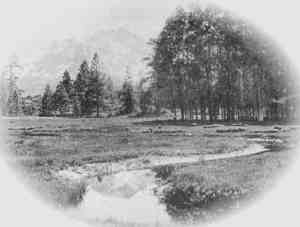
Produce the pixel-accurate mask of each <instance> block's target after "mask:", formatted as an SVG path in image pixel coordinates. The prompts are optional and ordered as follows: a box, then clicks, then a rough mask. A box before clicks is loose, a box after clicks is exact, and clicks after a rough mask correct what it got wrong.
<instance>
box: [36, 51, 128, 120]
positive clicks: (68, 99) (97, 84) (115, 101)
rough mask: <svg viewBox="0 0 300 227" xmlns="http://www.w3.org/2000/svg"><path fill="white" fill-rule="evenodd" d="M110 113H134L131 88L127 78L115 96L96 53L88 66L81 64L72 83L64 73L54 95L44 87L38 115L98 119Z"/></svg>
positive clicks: (84, 63)
mask: <svg viewBox="0 0 300 227" xmlns="http://www.w3.org/2000/svg"><path fill="white" fill-rule="evenodd" d="M113 109H117V110H116V112H118V113H120V114H128V113H131V112H132V111H133V109H134V102H133V86H132V83H131V81H130V78H129V77H128V79H127V80H125V82H124V84H123V87H122V89H121V90H120V91H119V92H118V93H116V92H114V90H113V83H112V80H111V78H110V77H108V76H107V75H106V74H105V73H104V72H103V71H102V70H101V69H100V61H99V56H98V54H97V53H95V54H94V56H93V58H92V60H91V62H90V64H88V62H87V61H83V62H82V64H81V65H80V67H79V72H78V74H77V76H76V79H75V80H74V81H73V80H72V79H71V76H70V74H69V72H68V71H65V72H64V74H63V77H62V80H61V81H60V82H59V83H58V85H57V86H56V89H55V91H54V92H52V91H51V88H50V86H49V85H47V86H46V88H45V91H44V94H43V97H42V100H41V108H40V115H41V116H51V115H60V116H63V115H72V116H75V117H83V116H96V117H99V116H100V113H101V112H104V111H106V110H108V111H110V112H111V111H113ZM116 114H117V113H116Z"/></svg>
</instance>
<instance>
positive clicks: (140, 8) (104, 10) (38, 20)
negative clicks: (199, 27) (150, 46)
mask: <svg viewBox="0 0 300 227" xmlns="http://www.w3.org/2000/svg"><path fill="white" fill-rule="evenodd" d="M185 2H188V1H184V0H162V1H157V0H152V1H148V0H128V1H124V0H123V1H121V0H109V1H107V0H106V1H105V0H49V1H44V0H24V1H20V0H10V1H5V3H4V4H2V5H1V7H0V27H1V29H2V31H1V39H2V40H3V41H4V42H1V53H0V61H5V59H6V58H7V56H8V55H10V54H11V53H12V52H17V53H18V52H19V51H21V52H24V51H26V52H30V51H33V50H34V49H35V47H37V46H43V45H45V43H47V42H49V41H52V40H61V39H64V38H69V37H75V38H81V37H84V36H86V35H89V34H91V33H93V32H94V31H95V30H98V29H116V28H119V27H124V28H127V29H128V30H130V31H132V32H134V33H136V34H138V35H141V36H143V37H144V38H145V39H148V38H150V37H153V36H155V35H156V34H157V33H158V32H159V30H160V28H161V26H162V25H163V23H164V21H165V18H166V17H167V16H169V15H170V13H171V12H172V11H173V10H174V9H175V8H176V6H177V5H179V4H182V3H183V4H184V3H185ZM28 54H30V53H28ZM0 65H3V62H1V63H0Z"/></svg>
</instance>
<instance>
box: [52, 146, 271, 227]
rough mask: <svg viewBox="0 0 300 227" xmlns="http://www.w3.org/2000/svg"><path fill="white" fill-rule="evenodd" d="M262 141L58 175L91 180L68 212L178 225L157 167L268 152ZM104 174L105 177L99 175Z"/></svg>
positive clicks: (91, 218) (99, 219) (90, 218)
mask: <svg viewBox="0 0 300 227" xmlns="http://www.w3.org/2000/svg"><path fill="white" fill-rule="evenodd" d="M267 151H268V150H267V149H266V148H265V147H264V146H263V145H262V144H260V143H252V144H251V145H250V146H249V147H248V148H246V149H244V150H242V151H234V152H231V153H221V154H206V155H197V156H196V155H193V156H188V157H183V156H175V157H158V156H150V157H149V156H148V157H147V159H145V158H140V159H134V160H124V161H120V162H112V163H95V164H86V165H84V166H78V167H69V168H67V169H64V170H61V171H59V172H58V173H56V174H57V176H58V177H60V178H64V179H68V180H72V181H81V180H83V179H84V180H85V181H86V182H87V190H86V193H85V194H84V196H83V199H82V201H81V203H80V204H79V205H78V206H77V207H74V208H71V209H68V210H67V213H68V214H69V215H70V216H72V217H75V218H77V219H80V220H84V221H87V222H89V223H92V224H99V223H102V224H103V223H124V222H126V223H137V224H147V225H156V224H157V223H159V225H163V226H165V225H166V226H174V225H175V223H174V222H173V221H172V217H171V216H170V215H169V214H168V212H167V208H166V204H164V203H162V202H161V201H160V191H162V190H163V187H164V185H163V184H161V181H160V179H158V177H157V175H156V173H155V172H154V171H153V168H154V167H157V166H166V165H175V164H180V163H182V164H183V163H184V164H193V163H197V162H199V161H209V160H218V159H228V158H234V157H241V156H249V155H255V154H260V153H263V152H267ZM99 176H101V177H99Z"/></svg>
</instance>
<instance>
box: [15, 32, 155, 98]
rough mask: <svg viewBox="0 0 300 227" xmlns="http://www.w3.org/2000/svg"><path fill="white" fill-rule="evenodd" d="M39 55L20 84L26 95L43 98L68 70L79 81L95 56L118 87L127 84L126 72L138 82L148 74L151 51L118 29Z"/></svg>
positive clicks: (71, 41) (55, 46)
mask: <svg viewBox="0 0 300 227" xmlns="http://www.w3.org/2000/svg"><path fill="white" fill-rule="evenodd" d="M39 52H40V53H39V55H38V57H36V58H35V59H33V60H30V62H27V63H26V65H25V67H24V68H25V73H24V76H22V77H21V78H20V79H19V81H18V84H19V87H20V88H21V89H22V90H24V91H25V93H26V94H32V95H33V94H41V93H42V92H43V90H44V88H45V86H46V84H47V83H48V84H50V86H51V87H52V88H53V89H54V88H55V86H56V84H57V82H58V81H59V80H60V79H61V77H62V73H63V72H64V71H65V70H69V72H70V73H71V77H72V78H73V79H75V78H76V75H77V73H78V69H79V66H80V64H81V63H82V61H83V60H87V61H90V60H91V58H92V56H93V54H94V53H95V52H97V53H98V54H99V57H100V61H101V66H102V69H103V71H104V72H106V73H107V74H108V75H109V76H110V77H111V78H112V80H113V82H114V85H115V87H119V86H120V85H121V84H122V82H123V81H124V79H125V76H126V68H128V69H129V72H130V74H131V77H132V80H133V81H138V80H139V79H140V78H142V77H143V76H145V74H146V70H147V69H146V63H145V62H144V61H143V58H144V57H146V56H148V55H149V53H150V48H149V46H148V45H147V44H146V41H145V40H143V39H142V38H141V37H139V36H137V35H135V34H133V33H131V32H129V31H127V30H125V29H117V30H99V31H97V32H95V33H94V34H92V35H90V36H89V37H87V38H85V39H84V40H81V41H79V40H76V39H74V38H72V39H65V40H62V41H53V42H52V43H51V44H50V45H49V46H48V47H47V48H45V49H41V50H40V51H39Z"/></svg>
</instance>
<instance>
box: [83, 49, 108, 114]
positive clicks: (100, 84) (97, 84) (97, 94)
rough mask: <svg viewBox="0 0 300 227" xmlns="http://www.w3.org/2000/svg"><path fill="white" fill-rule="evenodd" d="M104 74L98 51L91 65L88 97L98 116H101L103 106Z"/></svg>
mask: <svg viewBox="0 0 300 227" xmlns="http://www.w3.org/2000/svg"><path fill="white" fill-rule="evenodd" d="M104 79H105V78H104V74H102V73H101V71H100V62H99V56H98V54H97V53H95V54H94V56H93V58H92V61H91V67H90V76H89V79H88V83H87V92H86V98H87V102H88V106H89V108H90V109H91V110H93V109H94V107H95V108H96V112H97V117H99V113H100V106H101V105H102V106H103V96H104V85H105V84H104V83H105V80H104Z"/></svg>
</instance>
